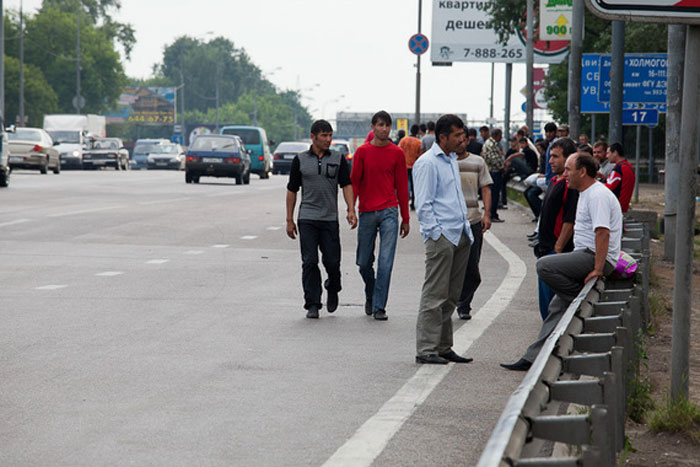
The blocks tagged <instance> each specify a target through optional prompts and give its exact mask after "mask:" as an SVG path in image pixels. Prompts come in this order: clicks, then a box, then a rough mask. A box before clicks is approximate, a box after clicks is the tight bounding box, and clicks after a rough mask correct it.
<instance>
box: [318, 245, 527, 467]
mask: <svg viewBox="0 0 700 467" xmlns="http://www.w3.org/2000/svg"><path fill="white" fill-rule="evenodd" d="M484 240H485V241H486V242H488V243H489V245H491V246H492V247H493V248H494V249H495V250H496V251H497V252H498V254H500V255H501V256H502V257H503V259H505V260H506V261H507V262H508V272H507V273H506V277H504V278H503V281H502V282H501V284H500V285H499V286H498V287H497V288H496V290H497V292H496V293H494V294H493V295H492V296H491V298H490V299H489V300H488V301H487V302H486V304H485V305H484V306H483V307H482V308H480V309H479V312H478V313H476V314H475V315H474V317H473V318H472V320H471V321H470V322H469V325H468V326H462V327H460V328H459V329H458V330H457V332H455V334H454V345H453V347H452V348H453V349H454V351H455V352H456V353H458V354H463V353H464V352H465V351H467V350H469V348H470V347H471V346H472V344H473V343H474V342H475V341H476V340H477V339H478V338H479V337H481V335H482V334H483V333H484V331H486V329H487V328H488V327H489V326H490V325H491V323H492V322H493V321H494V320H495V319H496V318H497V317H498V315H500V314H501V313H502V312H503V311H504V310H506V308H507V307H508V305H509V304H510V302H511V300H513V297H515V294H516V293H517V291H518V289H519V288H520V284H522V282H523V279H525V275H526V273H527V267H526V266H525V263H524V262H523V261H522V260H521V259H520V258H519V257H518V255H516V254H515V253H513V251H511V250H510V249H509V248H508V247H507V246H506V245H504V244H503V243H502V242H501V241H500V240H499V239H498V238H497V237H496V235H494V234H493V233H488V234H487V235H484ZM453 367H454V364H450V365H444V366H443V365H423V366H421V367H420V368H419V369H418V370H417V371H416V373H415V374H414V375H413V377H411V379H409V380H408V381H407V382H406V384H404V386H403V387H402V388H401V389H399V390H398V391H397V392H396V394H394V396H392V398H391V399H389V400H388V401H386V402H385V403H384V405H383V406H382V407H381V408H380V409H379V411H378V412H377V413H376V414H374V415H373V416H372V417H370V418H369V419H368V420H367V421H366V422H365V423H364V424H363V425H362V426H361V427H360V428H359V429H358V430H357V431H356V432H355V434H354V435H353V436H352V437H351V438H350V439H348V440H347V441H346V442H345V444H343V445H342V446H341V447H340V448H338V450H337V451H336V452H335V453H334V454H333V455H332V456H331V457H330V458H329V459H328V460H327V461H326V462H325V463H324V464H323V465H324V466H325V467H330V466H334V467H335V466H353V467H356V466H369V465H371V464H372V462H374V460H375V459H376V458H377V456H379V454H381V452H382V451H383V450H384V448H385V447H386V445H387V444H388V443H389V441H390V440H391V438H392V437H393V436H394V435H395V434H396V432H397V431H399V429H400V428H401V426H402V425H403V424H404V423H405V422H406V420H408V419H409V418H410V417H411V415H412V414H413V412H415V410H416V409H417V408H418V407H419V406H420V405H421V404H422V403H423V402H424V401H425V400H426V399H427V398H428V396H429V395H430V393H431V392H432V391H433V389H435V388H436V387H437V385H438V384H440V382H441V381H442V379H443V378H444V377H445V376H446V375H447V374H448V373H449V372H450V370H451V369H452V368H453Z"/></svg>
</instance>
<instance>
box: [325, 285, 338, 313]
mask: <svg viewBox="0 0 700 467" xmlns="http://www.w3.org/2000/svg"><path fill="white" fill-rule="evenodd" d="M337 309H338V292H331V291H330V290H329V291H328V301H327V302H326V310H328V313H333V312H334V311H335V310H337Z"/></svg>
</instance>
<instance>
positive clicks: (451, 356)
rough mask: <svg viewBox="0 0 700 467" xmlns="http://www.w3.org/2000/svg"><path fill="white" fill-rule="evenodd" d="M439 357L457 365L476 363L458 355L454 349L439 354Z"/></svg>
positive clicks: (471, 359)
mask: <svg viewBox="0 0 700 467" xmlns="http://www.w3.org/2000/svg"><path fill="white" fill-rule="evenodd" d="M438 356H439V357H442V358H444V359H445V360H449V361H451V362H455V363H471V362H473V361H474V359H473V358H465V357H462V356H460V355H457V354H456V353H455V351H454V350H452V349H450V350H448V351H447V352H443V353H441V354H438Z"/></svg>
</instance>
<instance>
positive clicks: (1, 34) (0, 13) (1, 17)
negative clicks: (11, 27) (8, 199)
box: [0, 0, 5, 150]
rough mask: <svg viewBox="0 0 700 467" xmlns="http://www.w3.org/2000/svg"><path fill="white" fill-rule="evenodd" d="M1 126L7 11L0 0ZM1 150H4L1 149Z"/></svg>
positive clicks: (3, 121)
mask: <svg viewBox="0 0 700 467" xmlns="http://www.w3.org/2000/svg"><path fill="white" fill-rule="evenodd" d="M0 120H1V121H0V124H2V125H3V128H2V129H3V130H4V126H5V10H4V7H3V1H2V0H0ZM0 150H2V148H1V147H0Z"/></svg>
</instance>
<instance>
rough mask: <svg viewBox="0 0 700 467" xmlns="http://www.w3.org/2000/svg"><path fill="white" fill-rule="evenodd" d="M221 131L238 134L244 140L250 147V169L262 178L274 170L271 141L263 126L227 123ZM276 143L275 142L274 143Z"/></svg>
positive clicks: (224, 133)
mask: <svg viewBox="0 0 700 467" xmlns="http://www.w3.org/2000/svg"><path fill="white" fill-rule="evenodd" d="M219 133H220V134H222V135H237V136H240V138H241V139H242V140H243V144H245V147H246V148H248V149H250V150H251V151H252V153H251V154H250V171H251V172H253V173H256V174H258V175H259V176H260V178H268V176H269V173H270V172H271V171H272V166H273V162H272V154H271V153H270V142H269V141H268V140H267V133H266V132H265V130H264V129H263V128H260V127H257V126H247V125H226V126H223V127H221V130H219ZM273 144H274V143H273Z"/></svg>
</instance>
